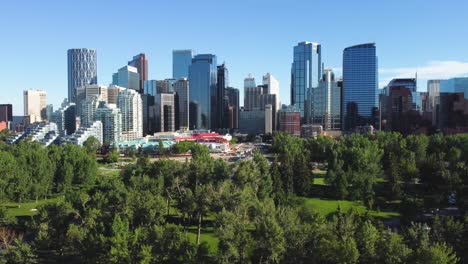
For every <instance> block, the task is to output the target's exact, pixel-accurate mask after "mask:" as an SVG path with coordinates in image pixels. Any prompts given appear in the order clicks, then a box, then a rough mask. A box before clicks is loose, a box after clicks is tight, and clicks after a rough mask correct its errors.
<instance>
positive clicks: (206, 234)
mask: <svg viewBox="0 0 468 264" xmlns="http://www.w3.org/2000/svg"><path fill="white" fill-rule="evenodd" d="M187 235H188V238H189V240H190V242H192V243H194V244H196V243H197V227H195V226H193V227H189V232H188V234H187ZM202 242H206V243H208V246H209V248H210V255H214V254H216V252H217V251H218V243H219V240H218V238H217V237H215V235H214V230H213V227H206V228H202V230H201V237H200V243H202Z"/></svg>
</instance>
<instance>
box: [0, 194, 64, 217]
mask: <svg viewBox="0 0 468 264" xmlns="http://www.w3.org/2000/svg"><path fill="white" fill-rule="evenodd" d="M62 200H63V198H62V197H56V198H50V199H47V200H45V199H44V200H39V201H37V203H36V202H26V203H3V204H2V205H3V206H6V207H7V213H8V215H10V216H32V215H36V214H37V211H35V210H31V209H37V207H38V206H39V205H42V204H46V203H57V202H59V201H62ZM18 206H19V207H18ZM13 207H14V208H13Z"/></svg>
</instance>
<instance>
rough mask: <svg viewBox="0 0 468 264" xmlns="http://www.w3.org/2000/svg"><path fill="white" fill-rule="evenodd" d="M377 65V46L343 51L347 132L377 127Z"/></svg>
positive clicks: (358, 46) (351, 48)
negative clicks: (365, 127) (369, 126)
mask: <svg viewBox="0 0 468 264" xmlns="http://www.w3.org/2000/svg"><path fill="white" fill-rule="evenodd" d="M378 91H379V89H378V64H377V55H376V46H375V43H368V44H361V45H356V46H352V47H348V48H345V49H344V51H343V107H344V109H343V112H344V116H343V117H342V118H343V120H344V122H343V124H344V129H345V130H347V131H349V130H352V129H354V128H356V127H357V126H363V125H373V126H375V125H376V112H377V109H378V93H379V92H378Z"/></svg>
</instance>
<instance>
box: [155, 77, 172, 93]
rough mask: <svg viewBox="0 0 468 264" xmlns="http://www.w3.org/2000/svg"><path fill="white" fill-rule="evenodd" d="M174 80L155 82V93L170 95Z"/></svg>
mask: <svg viewBox="0 0 468 264" xmlns="http://www.w3.org/2000/svg"><path fill="white" fill-rule="evenodd" d="M175 82H176V80H175V79H164V80H159V81H156V93H172V92H173V91H174V90H173V85H174V83H175Z"/></svg>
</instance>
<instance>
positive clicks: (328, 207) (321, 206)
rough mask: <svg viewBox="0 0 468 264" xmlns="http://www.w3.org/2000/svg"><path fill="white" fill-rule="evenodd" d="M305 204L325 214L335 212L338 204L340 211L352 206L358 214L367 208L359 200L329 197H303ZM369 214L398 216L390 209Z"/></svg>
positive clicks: (372, 211)
mask: <svg viewBox="0 0 468 264" xmlns="http://www.w3.org/2000/svg"><path fill="white" fill-rule="evenodd" d="M303 199H304V203H305V206H306V207H307V208H310V209H313V210H315V211H317V212H318V213H320V214H322V215H324V216H327V215H329V214H331V213H333V212H336V210H337V208H338V206H340V208H341V210H342V211H348V210H349V209H350V208H353V209H354V210H356V211H357V212H358V213H360V214H364V213H366V212H367V211H368V210H367V208H366V207H365V206H364V205H362V204H361V203H360V202H353V201H345V200H329V199H320V198H303ZM369 213H370V215H371V216H374V217H377V218H380V219H382V220H388V219H392V218H397V217H399V216H400V214H399V213H398V212H391V211H380V212H379V211H375V210H370V211H369Z"/></svg>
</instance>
